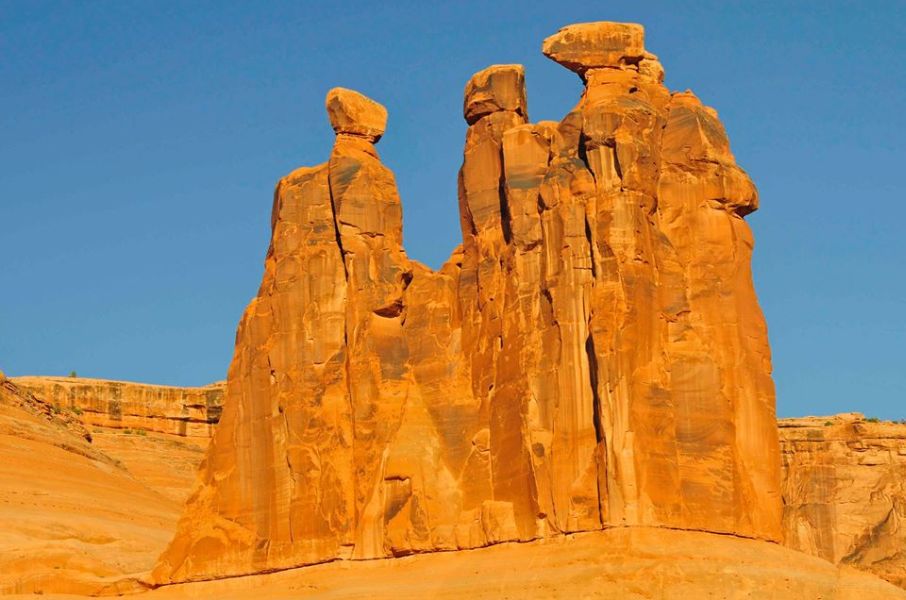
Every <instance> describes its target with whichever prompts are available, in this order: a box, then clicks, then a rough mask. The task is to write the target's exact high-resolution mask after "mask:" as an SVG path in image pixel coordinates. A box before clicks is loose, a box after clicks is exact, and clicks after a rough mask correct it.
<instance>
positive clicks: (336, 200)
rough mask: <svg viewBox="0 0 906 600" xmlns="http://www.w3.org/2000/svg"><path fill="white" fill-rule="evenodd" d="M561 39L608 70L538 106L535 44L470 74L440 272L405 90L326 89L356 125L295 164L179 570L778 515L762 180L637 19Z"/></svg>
mask: <svg viewBox="0 0 906 600" xmlns="http://www.w3.org/2000/svg"><path fill="white" fill-rule="evenodd" d="M543 50H544V53H545V54H546V55H547V56H549V57H550V58H552V59H553V60H555V61H557V62H558V63H560V64H562V65H563V66H565V67H566V68H569V69H571V70H573V71H575V72H576V73H577V74H578V75H579V76H580V77H581V78H582V80H583V81H584V82H585V91H584V93H583V94H582V97H581V98H580V100H579V102H578V104H577V105H576V107H575V108H573V109H572V110H571V111H570V112H569V113H568V114H567V115H566V117H564V119H563V120H562V121H560V122H559V123H555V122H539V123H531V122H530V121H529V119H528V111H527V102H526V97H525V88H524V73H523V69H522V67H521V66H518V65H495V66H492V67H489V68H488V69H485V70H484V71H481V72H479V73H477V74H476V75H475V76H474V77H473V78H472V79H471V80H470V81H469V82H468V84H467V86H466V90H465V101H464V116H465V119H466V122H467V124H468V129H467V132H466V141H465V150H464V159H463V165H462V168H461V170H460V176H459V204H460V216H461V225H462V233H463V244H462V246H461V247H460V248H458V249H456V250H455V251H454V252H453V255H452V256H451V258H450V260H449V261H448V262H447V263H446V264H445V265H444V266H443V267H442V268H441V269H439V270H437V271H432V270H430V269H428V268H426V267H425V266H423V265H421V264H419V263H417V262H415V261H413V260H411V259H409V258H408V257H407V256H406V254H405V251H404V250H403V247H402V220H401V219H402V212H401V207H400V200H399V196H398V193H397V189H396V184H395V181H394V177H393V174H392V172H391V171H390V170H389V169H388V168H387V167H386V166H384V165H383V164H382V163H381V160H380V157H379V155H378V153H377V150H376V146H375V144H376V143H377V142H378V140H379V139H380V137H381V136H382V135H383V134H384V130H385V124H386V119H387V113H386V110H385V109H384V108H383V107H382V106H381V105H379V104H378V103H376V102H374V101H373V100H371V99H369V98H366V97H364V96H362V95H361V94H358V93H356V92H353V91H351V90H346V89H341V88H337V89H334V90H331V92H330V93H329V94H328V96H327V110H328V115H329V117H330V121H331V124H332V125H333V128H334V131H335V132H336V134H337V135H336V142H335V144H334V147H333V150H332V152H331V155H330V157H329V159H328V161H327V162H325V163H323V164H321V165H317V166H314V167H303V168H300V169H298V170H296V171H294V172H293V173H291V174H289V175H287V176H286V177H284V178H283V179H282V180H281V181H280V182H279V183H278V185H277V189H276V192H275V197H274V206H273V216H272V226H273V235H272V239H271V244H270V248H269V249H268V252H267V258H266V261H265V274H264V279H263V281H262V284H261V287H260V290H259V292H258V295H257V297H256V298H255V299H254V300H253V301H252V302H251V304H250V305H249V307H248V308H247V310H246V312H245V314H244V316H243V318H242V321H241V323H240V325H239V330H238V333H237V338H236V350H235V354H234V357H233V362H232V364H231V366H230V370H229V375H228V382H227V388H226V394H225V397H224V403H223V416H222V419H221V422H220V424H219V425H218V427H217V429H216V431H215V434H214V437H213V439H212V441H211V444H210V446H209V449H208V452H207V456H206V458H205V460H204V461H203V464H202V466H201V471H200V484H199V486H198V487H197V488H196V490H195V492H194V493H193V495H192V497H191V498H190V500H189V502H188V505H187V508H186V511H185V513H184V515H183V517H182V519H181V521H180V524H179V526H178V529H177V532H176V535H175V537H174V538H173V540H172V542H171V543H170V546H169V548H168V549H167V550H166V551H165V552H164V554H163V555H162V557H161V559H160V562H159V564H158V566H157V568H156V569H155V571H154V574H153V579H154V581H155V582H157V583H167V582H173V581H182V580H194V579H206V578H218V577H224V576H230V575H239V574H243V573H255V572H261V571H272V570H277V569H282V568H288V567H293V566H299V565H305V564H312V563H318V562H324V561H328V560H332V559H336V558H377V557H385V556H396V555H401V554H409V553H421V552H427V551H432V550H452V549H459V548H474V547H479V546H485V545H490V544H495V543H498V542H504V541H511V540H531V539H535V538H545V537H550V536H557V535H558V534H563V533H568V532H578V531H590V530H598V529H602V528H609V527H614V526H628V525H631V526H654V527H668V528H677V529H691V530H701V531H709V532H720V533H730V534H735V535H737V536H745V537H753V538H763V539H767V540H779V539H780V537H781V498H780V456H779V451H780V450H779V444H778V437H777V430H776V423H775V418H774V391H773V384H772V381H771V378H770V353H769V348H768V342H767V334H766V328H765V324H764V319H763V317H762V314H761V311H760V310H759V308H758V304H757V301H756V298H755V293H754V290H753V286H752V279H751V272H750V266H749V263H750V256H751V251H752V235H751V232H750V230H749V228H748V226H747V224H746V222H745V221H744V220H743V217H744V216H745V215H746V214H748V213H750V212H751V211H753V210H755V209H756V208H757V193H756V190H755V187H754V186H753V184H752V182H751V181H750V179H749V178H748V176H747V175H746V174H745V172H744V171H742V170H741V169H740V168H739V167H738V166H736V164H735V160H734V158H733V155H732V153H731V152H730V148H729V143H728V140H727V136H726V134H725V132H724V129H723V127H722V125H721V123H720V121H719V120H718V118H717V114H716V112H715V111H714V110H713V109H711V108H708V107H706V106H704V105H702V103H701V102H700V101H699V100H698V99H697V98H696V97H695V96H694V95H693V94H692V93H690V92H685V93H671V92H669V91H668V90H667V88H666V87H664V85H663V69H662V68H661V66H660V64H659V63H658V61H657V58H656V57H655V56H654V55H652V54H650V53H649V52H647V51H646V50H645V48H644V43H643V30H642V28H641V27H640V26H638V25H625V24H616V23H591V24H582V25H574V26H570V27H566V28H564V29H562V30H561V31H559V32H557V33H556V34H555V35H553V36H552V37H550V38H548V39H547V40H545V42H544V47H543Z"/></svg>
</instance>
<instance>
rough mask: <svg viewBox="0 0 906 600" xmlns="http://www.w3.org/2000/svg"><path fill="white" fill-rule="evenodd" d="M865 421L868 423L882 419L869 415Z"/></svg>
mask: <svg viewBox="0 0 906 600" xmlns="http://www.w3.org/2000/svg"><path fill="white" fill-rule="evenodd" d="M865 421H866V422H868V423H880V422H881V419H879V418H878V417H868V418H867V419H865Z"/></svg>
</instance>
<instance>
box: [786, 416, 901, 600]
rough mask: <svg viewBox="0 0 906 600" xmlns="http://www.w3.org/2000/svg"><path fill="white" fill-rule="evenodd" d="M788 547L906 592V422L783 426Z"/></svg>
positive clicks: (846, 420) (852, 419)
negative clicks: (871, 575)
mask: <svg viewBox="0 0 906 600" xmlns="http://www.w3.org/2000/svg"><path fill="white" fill-rule="evenodd" d="M780 438H781V443H782V449H783V471H784V478H783V500H784V509H783V525H784V537H785V539H786V545H787V546H790V547H791V548H795V549H796V550H801V551H802V552H806V553H808V554H813V555H815V556H820V557H821V558H824V559H826V560H829V561H831V562H836V563H843V564H847V565H851V566H854V567H858V568H860V569H863V570H866V571H869V572H872V573H874V574H875V575H878V576H880V577H883V578H884V579H886V580H888V581H890V582H891V583H895V584H896V585H899V586H900V587H903V588H906V423H900V424H895V423H890V422H877V420H871V421H866V420H865V419H864V418H863V417H862V415H859V414H849V415H837V416H835V417H808V418H804V419H784V420H782V421H780Z"/></svg>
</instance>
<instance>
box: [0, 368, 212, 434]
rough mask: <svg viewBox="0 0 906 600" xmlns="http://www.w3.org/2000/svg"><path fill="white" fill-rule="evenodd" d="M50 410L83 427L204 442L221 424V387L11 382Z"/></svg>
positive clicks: (82, 380) (101, 381) (70, 380)
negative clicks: (75, 417)
mask: <svg viewBox="0 0 906 600" xmlns="http://www.w3.org/2000/svg"><path fill="white" fill-rule="evenodd" d="M10 381H12V382H13V383H15V384H16V385H17V386H18V387H19V389H21V390H23V391H26V392H29V393H31V394H34V395H35V396H37V397H38V398H39V399H40V400H42V401H43V402H44V403H45V404H46V405H47V406H48V407H50V408H54V409H55V410H57V411H58V412H63V413H67V414H72V413H75V414H77V415H78V419H79V420H80V421H81V422H82V423H84V424H85V426H86V427H89V428H90V427H94V426H97V427H111V428H115V429H136V430H143V431H156V432H159V433H168V434H173V435H179V436H188V437H199V438H208V437H210V436H211V435H213V431H214V425H215V424H216V423H217V421H218V420H219V419H220V411H221V405H222V403H223V391H224V385H223V384H222V383H213V384H211V385H208V386H204V387H173V386H166V385H151V384H145V383H132V382H128V381H109V380H106V379H86V378H81V377H12V378H10Z"/></svg>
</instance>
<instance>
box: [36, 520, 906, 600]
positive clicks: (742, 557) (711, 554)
mask: <svg viewBox="0 0 906 600" xmlns="http://www.w3.org/2000/svg"><path fill="white" fill-rule="evenodd" d="M51 597H52V598H55V596H51ZM138 597H139V598H148V599H149V600H158V599H160V600H164V599H167V598H180V599H181V598H199V599H202V598H218V599H219V598H230V599H232V600H252V599H256V600H260V599H265V598H267V599H269V600H290V599H292V600H295V599H297V598H318V599H340V598H342V599H350V598H375V599H386V600H391V599H392V600H396V599H398V598H435V599H442V598H448V599H459V598H477V599H489V600H490V599H494V600H497V599H500V598H544V599H548V598H564V599H567V598H568V599H572V598H620V599H621V600H623V599H625V600H673V599H676V600H686V599H689V598H696V599H698V598H721V599H728V600H753V599H783V600H787V599H792V598H796V599H800V598H802V599H805V598H808V599H810V600H811V599H825V600H862V599H863V598H872V599H878V600H881V599H885V600H886V599H903V598H906V592H903V591H902V590H898V589H897V588H895V587H893V586H892V585H890V584H889V583H886V582H884V581H882V580H880V579H878V578H877V577H873V576H870V575H867V574H865V573H860V572H858V571H856V570H854V569H851V568H848V567H845V566H843V567H835V566H834V565H832V564H830V563H828V562H826V561H824V560H821V559H818V558H814V557H810V556H806V555H804V554H801V553H799V552H795V551H793V550H789V549H787V548H783V547H782V546H778V545H776V544H771V543H768V542H762V541H757V540H750V539H742V538H736V537H733V536H723V535H716V534H708V533H702V532H696V531H673V530H668V529H660V528H644V527H632V528H614V529H610V530H607V531H597V532H590V533H579V534H573V535H570V536H560V537H557V538H550V539H544V540H539V541H534V542H529V543H508V544H499V545H496V546H493V547H489V548H482V549H478V550H473V551H468V552H437V553H433V554H423V555H415V556H408V557H402V558H393V559H385V560H374V561H337V562H332V563H329V564H324V565H317V566H312V567H306V568H304V569H294V570H290V571H283V572H280V573H273V574H267V575H255V576H251V577H239V578H231V579H225V580H220V581H205V582H196V583H186V584H181V585H173V586H165V587H162V588H159V589H156V590H154V591H152V592H150V593H147V594H142V595H140V596H138ZM70 598H71V597H70Z"/></svg>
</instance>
